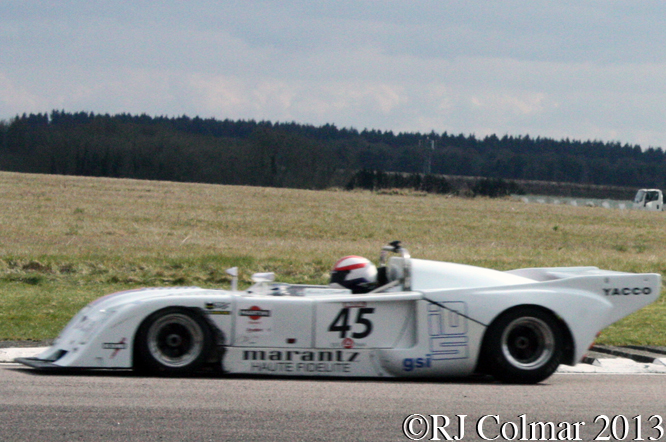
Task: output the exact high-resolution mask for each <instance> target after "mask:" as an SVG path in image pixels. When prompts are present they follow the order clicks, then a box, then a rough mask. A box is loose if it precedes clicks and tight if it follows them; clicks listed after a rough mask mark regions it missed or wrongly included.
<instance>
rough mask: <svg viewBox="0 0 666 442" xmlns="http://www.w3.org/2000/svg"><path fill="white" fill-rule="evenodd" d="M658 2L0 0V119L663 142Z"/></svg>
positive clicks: (665, 67)
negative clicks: (71, 116) (86, 118)
mask: <svg viewBox="0 0 666 442" xmlns="http://www.w3.org/2000/svg"><path fill="white" fill-rule="evenodd" d="M664 23H666V1H663V0H645V1H643V0H603V1H602V0H584V1H583V0H580V1H569V0H501V1H495V0H483V1H481V0H309V1H305V0H266V1H260V0H238V1H234V0H217V1H213V0H187V1H183V0H181V1H173V0H162V1H159V2H156V1H144V0H132V1H118V0H108V1H98V0H59V1H51V0H41V1H35V0H0V120H5V121H10V120H11V119H12V118H13V117H15V116H16V115H20V114H23V113H48V112H50V111H52V110H54V109H55V110H64V111H67V112H80V111H85V112H94V113H102V114H104V113H109V114H116V113H130V114H143V113H145V114H148V115H152V116H170V117H177V116H181V115H188V116H190V117H195V116H199V117H202V118H216V119H221V120H223V119H227V118H228V119H231V120H241V119H242V120H257V121H260V120H267V121H273V122H278V121H280V122H292V121H294V122H297V123H301V124H311V125H315V126H320V125H324V124H334V125H336V126H337V127H339V128H342V127H346V128H355V129H358V130H363V129H376V130H382V131H393V132H394V133H399V132H421V133H430V132H431V131H434V132H436V133H443V132H447V133H449V134H455V135H457V134H465V135H471V134H474V135H475V136H477V137H485V136H487V135H491V134H496V135H498V136H499V137H502V136H504V135H510V136H519V135H523V136H524V135H529V136H531V137H537V136H540V137H547V138H554V139H565V138H569V139H576V140H600V141H604V142H620V143H622V144H625V143H628V144H631V145H634V144H638V145H640V146H642V147H643V148H647V147H663V148H665V149H666V81H665V80H666V25H664Z"/></svg>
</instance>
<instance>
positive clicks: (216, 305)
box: [205, 302, 231, 310]
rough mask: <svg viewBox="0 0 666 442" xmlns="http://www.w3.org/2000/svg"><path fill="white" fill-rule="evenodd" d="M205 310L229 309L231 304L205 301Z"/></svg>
mask: <svg viewBox="0 0 666 442" xmlns="http://www.w3.org/2000/svg"><path fill="white" fill-rule="evenodd" d="M205 307H206V310H229V308H230V307H231V304H230V303H228V302H207V303H206V306H205Z"/></svg>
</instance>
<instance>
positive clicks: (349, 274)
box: [330, 256, 377, 293]
mask: <svg viewBox="0 0 666 442" xmlns="http://www.w3.org/2000/svg"><path fill="white" fill-rule="evenodd" d="M330 285H331V286H333V287H336V286H342V287H344V288H347V289H350V290H351V291H352V293H367V292H369V291H371V290H372V289H374V288H375V286H376V285H377V267H375V265H374V264H373V263H372V262H370V260H368V259H366V258H363V257H362V256H345V257H344V258H342V259H340V260H339V261H338V262H336V263H335V265H334V266H333V270H331V283H330Z"/></svg>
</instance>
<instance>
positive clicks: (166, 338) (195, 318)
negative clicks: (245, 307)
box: [134, 308, 212, 375]
mask: <svg viewBox="0 0 666 442" xmlns="http://www.w3.org/2000/svg"><path fill="white" fill-rule="evenodd" d="M211 348H212V336H211V332H210V328H209V327H208V325H207V324H206V322H205V320H204V319H203V318H202V317H201V315H199V314H197V313H196V312H194V311H191V310H188V309H184V308H166V309H164V310H159V311H157V312H155V313H153V314H152V315H150V316H149V317H148V318H147V319H146V320H145V321H144V322H143V323H142V324H141V326H140V327H139V331H138V332H137V335H136V341H135V354H134V365H135V368H136V369H137V370H139V371H144V372H150V373H153V374H167V375H182V374H187V373H191V372H194V371H196V370H197V369H199V368H200V367H201V366H202V365H203V364H204V363H205V362H206V360H207V358H208V355H209V354H210V351H211Z"/></svg>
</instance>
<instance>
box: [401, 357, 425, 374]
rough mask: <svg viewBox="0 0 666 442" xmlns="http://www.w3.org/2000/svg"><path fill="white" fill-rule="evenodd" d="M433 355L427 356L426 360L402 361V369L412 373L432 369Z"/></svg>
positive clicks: (407, 359) (406, 359)
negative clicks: (421, 369) (422, 369)
mask: <svg viewBox="0 0 666 442" xmlns="http://www.w3.org/2000/svg"><path fill="white" fill-rule="evenodd" d="M431 356H432V355H431V354H426V355H425V358H405V359H403V360H402V369H403V370H405V371H412V370H415V369H419V368H430V363H431V361H432V360H431V359H430V357H431Z"/></svg>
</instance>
